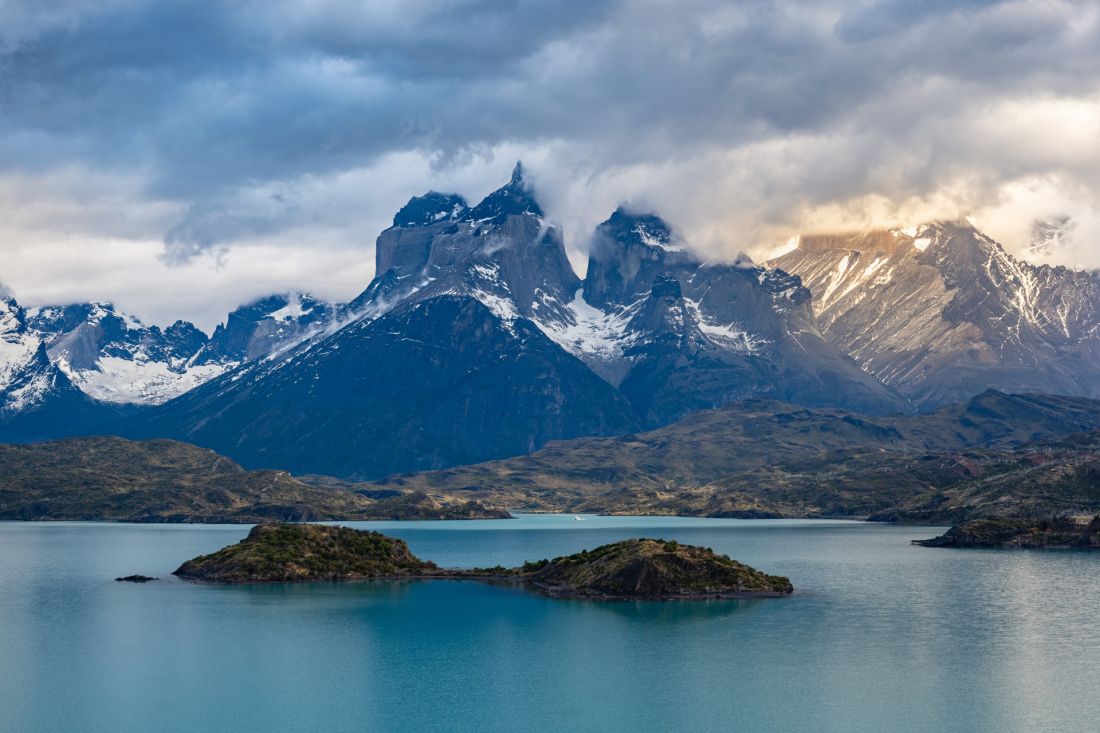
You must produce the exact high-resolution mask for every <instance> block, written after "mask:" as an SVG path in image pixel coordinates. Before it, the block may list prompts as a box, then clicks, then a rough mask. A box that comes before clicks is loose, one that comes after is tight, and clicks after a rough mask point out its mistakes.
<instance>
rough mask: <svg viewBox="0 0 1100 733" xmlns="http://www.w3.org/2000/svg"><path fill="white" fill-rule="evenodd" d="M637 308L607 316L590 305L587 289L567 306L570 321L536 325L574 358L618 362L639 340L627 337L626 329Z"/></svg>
mask: <svg viewBox="0 0 1100 733" xmlns="http://www.w3.org/2000/svg"><path fill="white" fill-rule="evenodd" d="M638 307H639V304H637V303H636V304H634V305H633V306H630V307H627V308H624V309H622V310H617V311H610V312H605V311H602V310H600V309H599V308H595V307H593V306H591V305H589V304H588V302H587V301H585V299H584V288H578V289H577V292H576V293H575V294H574V296H573V300H571V301H570V302H569V303H567V304H566V308H567V309H568V313H569V318H568V319H567V320H565V321H549V322H548V321H542V320H536V321H535V325H537V326H538V327H539V329H541V330H542V332H543V333H545V334H546V335H547V336H548V337H550V339H551V340H552V341H555V342H556V343H557V344H559V345H560V346H561V347H562V348H564V349H565V350H566V351H568V352H569V353H571V354H573V355H574V356H577V357H581V358H586V357H587V358H595V359H601V360H610V359H617V358H621V357H622V355H623V350H624V349H625V348H626V347H628V346H629V345H630V344H631V343H632V342H633V340H634V338H636V336H635V335H633V334H630V333H628V329H627V326H628V325H629V324H630V320H631V318H633V317H634V313H635V312H636V311H637V309H638Z"/></svg>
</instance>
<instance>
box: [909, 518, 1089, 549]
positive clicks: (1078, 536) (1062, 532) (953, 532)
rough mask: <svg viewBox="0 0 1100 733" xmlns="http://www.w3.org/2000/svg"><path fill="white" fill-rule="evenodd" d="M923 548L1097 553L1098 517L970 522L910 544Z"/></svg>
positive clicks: (975, 520)
mask: <svg viewBox="0 0 1100 733" xmlns="http://www.w3.org/2000/svg"><path fill="white" fill-rule="evenodd" d="M913 544H915V545H921V546H923V547H1005V548H1026V549H1040V548H1046V549H1081V550H1096V549H1100V516H1097V517H1095V518H1093V519H1092V520H1091V521H1090V520H1088V519H1084V520H1082V519H1079V518H1075V517H1058V518H1055V519H1043V520H1034V519H1032V520H1025V519H974V520H972V521H969V522H965V523H963V524H959V525H956V526H954V527H952V528H951V529H949V530H947V532H945V533H944V534H942V535H940V536H939V537H933V538H932V539H928V540H913Z"/></svg>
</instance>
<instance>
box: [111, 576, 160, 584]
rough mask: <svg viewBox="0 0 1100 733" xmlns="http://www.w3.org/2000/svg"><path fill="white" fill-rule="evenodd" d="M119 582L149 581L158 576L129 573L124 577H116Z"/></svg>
mask: <svg viewBox="0 0 1100 733" xmlns="http://www.w3.org/2000/svg"><path fill="white" fill-rule="evenodd" d="M115 580H116V581H118V582H119V583H148V582H149V581H151V580H156V578H151V577H149V576H148V575H127V576H126V577H123V578H115Z"/></svg>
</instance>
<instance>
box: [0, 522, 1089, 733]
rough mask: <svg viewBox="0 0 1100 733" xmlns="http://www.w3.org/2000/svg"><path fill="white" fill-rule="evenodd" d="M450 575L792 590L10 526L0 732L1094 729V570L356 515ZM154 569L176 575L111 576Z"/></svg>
mask: <svg viewBox="0 0 1100 733" xmlns="http://www.w3.org/2000/svg"><path fill="white" fill-rule="evenodd" d="M348 524H350V525H351V526H356V527H368V528H373V529H379V530H381V531H384V532H386V533H388V534H392V535H396V536H399V537H402V538H403V539H405V540H407V541H408V542H409V545H410V546H411V548H412V550H413V552H415V553H416V554H418V555H419V556H420V557H422V558H425V559H430V560H433V561H435V562H437V563H439V564H440V565H444V566H454V567H463V566H475V565H477V566H486V565H496V564H501V565H515V564H519V563H522V562H523V561H524V560H534V559H539V558H542V557H551V556H555V555H561V554H565V553H571V552H576V551H578V550H580V549H582V548H592V547H595V546H597V545H601V544H604V543H607V542H611V541H615V540H618V539H624V538H627V537H638V536H649V537H662V538H666V539H676V540H679V541H681V542H686V543H690V544H698V545H705V546H708V547H712V548H714V549H715V550H717V551H719V552H722V553H726V554H729V555H730V556H731V557H733V558H735V559H738V560H741V561H743V562H746V563H748V564H750V565H753V566H755V567H757V568H759V569H761V570H764V571H766V572H769V573H774V574H782V575H787V576H789V577H790V578H791V580H792V582H793V583H794V585H795V588H796V592H795V594H794V595H793V596H791V597H790V598H780V599H756V600H745V601H702V602H664V603H660V602H658V603H597V602H590V601H587V602H586V601H562V600H551V599H546V598H542V597H539V596H535V595H531V594H528V593H527V592H525V591H523V590H520V589H516V588H510V587H499V586H490V585H485V584H480V583H477V582H469V581H441V580H437V581H422V582H405V583H388V582H387V583H349V584H311V585H293V586H287V585H283V586H268V587H260V586H255V587H216V586H203V585H194V584H190V583H186V582H183V581H179V580H176V579H175V578H173V577H171V575H170V573H171V572H172V570H174V569H175V568H176V567H177V566H178V565H179V564H180V563H181V562H183V561H184V560H187V559H189V558H191V557H192V556H194V555H197V554H201V553H206V552H210V551H213V550H216V549H218V548H220V547H222V546H224V545H226V544H230V543H232V542H236V541H237V540H239V539H240V538H242V537H243V536H244V535H245V534H246V533H247V531H248V529H249V528H248V527H247V526H224V525H222V526H211V525H125V524H92V523H0V664H2V667H0V671H2V676H0V730H3V731H6V732H7V733H15V732H19V733H22V732H23V731H65V732H68V731H96V732H98V731H111V732H118V731H142V732H143V733H144V732H148V731H172V732H174V731H181V732H183V731H186V732H188V733H194V732H196V731H384V732H387V733H389V732H396V733H403V732H405V731H416V732H425V731H459V732H461V731H476V732H477V733H495V732H496V731H502V732H503V731H508V732H513V731H555V732H567V731H615V732H619V731H622V732H626V731H633V732H637V731H838V732H840V731H843V732H845V733H852V732H858V731H867V732H872V731H873V732H875V733H881V732H884V731H885V732H889V731H914V732H916V731H921V732H924V731H990V732H994V731H995V732H997V733H1004V732H1005V731H1028V732H1034V731H1096V730H1098V729H1100V621H1098V619H1097V611H1096V609H1097V600H1098V599H1100V555H1097V554H1088V553H1079V552H1057V551H1046V552H1027V551H1021V552H1009V551H959V550H943V549H930V548H920V547H914V546H911V545H910V544H909V540H911V539H914V538H921V537H930V536H933V535H934V534H939V532H940V531H941V530H940V529H930V528H926V527H897V526H888V525H878V524H866V523H858V522H829V521H783V520H776V521H770V520H706V519H679V518H633V517H616V518H609V517H587V518H586V519H585V520H584V521H575V520H573V518H572V517H555V516H524V517H521V518H519V519H515V520H506V521H471V522H351V523H348ZM131 573H143V574H146V575H153V576H158V577H159V578H160V580H158V581H157V582H154V583H148V584H146V585H133V584H128V583H116V582H114V580H113V579H114V578H115V577H116V576H118V575H129V574H131Z"/></svg>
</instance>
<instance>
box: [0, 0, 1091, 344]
mask: <svg viewBox="0 0 1100 733" xmlns="http://www.w3.org/2000/svg"><path fill="white" fill-rule="evenodd" d="M5 21H6V22H5V25H4V27H3V28H2V29H0V214H2V216H0V248H2V251H3V254H4V260H5V266H4V272H3V273H0V279H2V280H4V281H5V282H8V283H9V284H10V285H11V286H12V287H13V288H14V289H15V291H16V293H17V294H18V295H19V297H20V298H21V299H22V300H25V301H28V302H44V301H58V300H68V299H85V298H92V297H95V298H113V299H116V300H118V301H119V302H120V304H121V305H123V306H124V307H129V308H132V309H134V310H136V311H138V312H139V314H141V315H143V316H145V317H147V318H149V319H151V320H154V321H157V320H167V319H174V318H175V317H179V316H185V317H191V318H195V319H196V320H197V321H198V322H200V323H201V324H203V325H205V326H206V327H209V326H210V325H212V324H213V322H214V321H216V320H217V319H218V318H220V317H221V315H222V314H224V312H225V310H226V309H227V308H228V307H231V306H232V305H234V304H235V303H236V302H238V301H240V300H241V299H244V298H247V297H250V296H252V295H257V294H260V293H261V292H264V291H266V290H270V289H273V288H280V287H290V286H305V287H310V288H312V289H314V290H316V291H318V292H319V294H320V295H324V296H328V297H348V296H350V295H351V294H353V293H354V292H355V291H356V290H357V289H358V288H360V287H361V286H362V285H363V284H364V282H365V279H366V278H367V277H369V276H370V274H371V272H370V269H371V264H370V259H371V251H372V247H373V239H374V237H375V236H376V234H377V232H378V231H379V230H380V229H381V228H383V227H385V226H386V225H387V224H388V220H389V217H390V216H392V213H393V212H394V211H395V210H396V209H397V208H398V207H399V206H400V205H401V204H402V203H403V202H404V201H405V200H406V199H407V198H408V197H409V196H411V195H414V194H417V193H420V192H422V191H424V190H426V189H428V188H439V189H452V190H456V191H458V192H460V193H463V194H464V195H466V196H468V197H469V198H473V199H476V198H477V197H478V196H480V195H483V194H484V193H486V192H487V191H488V190H490V189H492V188H493V187H495V185H497V184H499V183H500V182H503V181H504V180H506V178H507V174H508V171H509V170H510V168H511V166H512V164H513V163H514V161H515V159H516V158H523V159H524V161H525V163H526V164H527V166H528V169H529V170H530V171H531V177H532V179H533V181H534V184H535V185H536V186H537V188H538V189H539V192H540V196H541V197H542V198H543V199H544V200H545V202H546V208H547V210H548V212H549V213H550V214H551V215H552V216H553V217H555V218H556V219H558V220H559V221H560V222H561V223H562V224H563V225H564V226H565V228H566V237H567V241H568V243H569V246H570V247H571V249H572V250H573V251H572V253H571V254H572V256H573V257H574V261H575V262H576V263H577V264H578V266H580V267H583V260H584V250H585V246H586V237H587V235H588V233H589V232H590V231H591V229H592V227H593V226H594V225H595V224H596V223H598V222H599V221H600V220H602V219H603V218H604V217H606V215H607V214H608V213H609V212H610V211H611V210H612V209H613V208H614V207H615V206H616V205H617V204H619V203H620V202H622V201H629V202H631V203H632V204H633V205H635V206H644V207H650V208H653V209H656V210H658V211H660V212H661V213H662V214H663V215H665V216H666V218H668V219H670V220H671V221H672V222H673V223H674V224H675V225H676V226H677V227H679V228H680V229H681V231H683V232H684V234H686V235H687V236H688V237H689V238H690V239H691V241H693V242H695V243H696V245H697V246H698V247H699V248H701V249H702V250H703V251H704V252H705V253H706V254H707V255H708V256H712V257H722V258H732V257H733V256H735V255H736V253H737V252H739V251H748V252H750V253H751V254H753V255H754V256H756V257H758V258H759V257H761V256H763V255H764V254H765V253H766V252H768V251H769V249H770V248H772V247H773V246H775V245H777V244H780V243H782V242H783V241H785V240H786V239H788V238H789V237H790V236H791V235H792V234H794V233H797V232H799V231H804V230H824V229H837V228H850V227H863V226H877V225H893V224H896V225H905V224H911V223H913V222H916V221H920V220H925V219H930V218H940V217H955V216H958V215H960V214H969V215H971V216H972V217H973V218H974V219H975V220H976V221H977V223H978V224H979V225H981V226H983V227H985V228H986V229H988V230H989V231H990V232H991V233H992V234H994V235H995V236H997V237H999V238H1000V239H1002V240H1003V241H1005V242H1006V244H1008V245H1009V246H1010V247H1011V248H1013V249H1014V250H1016V251H1024V250H1025V249H1026V248H1027V246H1028V245H1029V244H1030V239H1031V233H1032V230H1033V224H1034V222H1035V220H1036V219H1039V220H1045V221H1053V222H1067V223H1065V224H1064V225H1063V226H1062V229H1063V236H1061V237H1060V240H1059V241H1060V242H1062V245H1061V246H1058V247H1053V248H1049V249H1048V251H1047V252H1046V253H1045V254H1041V255H1035V256H1036V257H1042V258H1045V259H1046V260H1048V261H1052V262H1058V263H1062V264H1068V265H1077V266H1083V267H1098V266H1100V10H1098V8H1097V6H1096V4H1095V3H1093V2H1059V1H1057V0H1020V1H1018V2H978V1H972V2H962V3H960V2H936V1H935V0H932V1H929V2H919V3H916V2H909V1H905V0H880V1H878V2H855V3H853V2H841V1H840V0H836V1H833V0H825V1H824V2H821V1H813V2H810V1H802V0H786V1H773V2H753V3H744V4H740V5H735V6H730V5H729V4H728V3H724V2H717V1H716V0H714V1H711V0H688V1H687V2H679V3H664V2H657V1H656V0H653V1H652V2H647V1H645V0H642V1H631V2H625V1H624V2H612V1H603V2H600V1H594V2H588V3H575V2H571V1H569V0H559V1H558V2H533V1H532V2H528V1H526V0H513V1H511V2H496V1H493V0H464V1H456V2H451V3H428V2H424V3H420V2H411V3H410V2H373V3H369V4H366V5H365V6H364V5H363V4H361V3H353V2H347V1H346V0H314V1H312V2H286V3H279V4H275V5H272V4H268V3H262V4H261V3H255V2H227V3H192V2H187V1H186V0H168V1H164V0H161V1H159V2H121V1H117V2H111V1H107V2H102V3H95V4H88V3H77V2H71V3H66V2H54V3H50V4H48V5H46V4H42V3H38V2H34V3H31V2H19V1H16V2H14V3H8V4H6V5H5ZM204 290H205V293H204V294H203V296H202V297H198V295H197V294H199V293H203V291H204Z"/></svg>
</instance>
